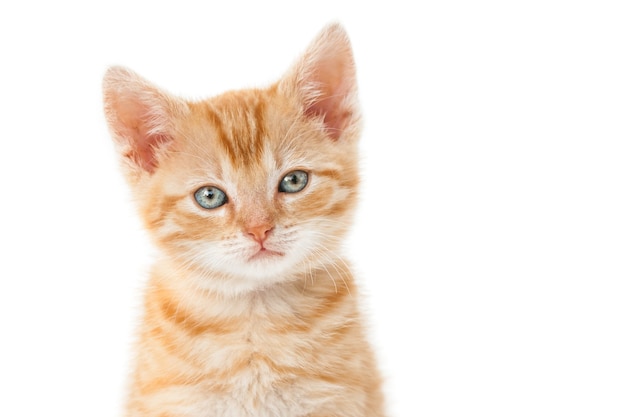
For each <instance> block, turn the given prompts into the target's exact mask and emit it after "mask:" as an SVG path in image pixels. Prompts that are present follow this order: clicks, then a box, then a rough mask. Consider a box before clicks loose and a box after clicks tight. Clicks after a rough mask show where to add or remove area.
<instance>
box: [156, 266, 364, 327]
mask: <svg viewBox="0 0 626 417" xmlns="http://www.w3.org/2000/svg"><path fill="white" fill-rule="evenodd" d="M339 265H341V266H339ZM232 279H233V278H232V277H227V276H223V275H220V274H218V273H214V274H211V273H208V272H206V271H202V272H199V271H194V270H190V269H184V270H183V269H180V268H177V267H176V265H175V264H174V263H173V262H171V261H167V260H161V261H160V262H159V263H158V264H157V265H156V266H155V268H154V269H153V272H152V274H151V279H150V285H149V286H148V291H153V292H154V291H156V292H158V293H160V294H162V295H164V296H166V298H171V300H169V301H168V303H171V302H175V303H183V304H185V305H186V308H190V309H192V310H195V311H197V312H198V313H199V314H203V315H204V313H209V314H210V315H215V316H231V315H235V316H245V315H248V314H250V313H251V311H253V310H254V311H257V312H260V313H263V312H265V313H267V314H279V315H284V314H287V315H293V314H301V313H302V312H303V311H311V310H315V309H316V308H318V307H319V306H320V305H328V304H329V303H333V302H336V301H338V300H339V299H340V298H344V297H355V296H356V288H355V287H354V282H353V281H354V279H353V276H352V273H351V271H350V269H349V266H348V264H347V263H345V261H343V260H340V259H337V260H334V262H332V263H329V264H327V265H320V266H318V267H317V268H312V269H311V270H310V271H309V272H307V273H303V274H294V275H293V276H290V277H288V278H286V279H285V280H283V281H280V282H277V283H273V284H269V285H264V286H253V285H250V284H249V287H250V288H245V286H244V285H241V286H240V287H241V288H242V290H240V291H238V292H233V291H232V288H234V287H235V286H234V285H233V282H232ZM220 281H221V282H222V285H219V283H220ZM222 288H228V289H229V291H228V292H226V291H222V290H221V289H222Z"/></svg>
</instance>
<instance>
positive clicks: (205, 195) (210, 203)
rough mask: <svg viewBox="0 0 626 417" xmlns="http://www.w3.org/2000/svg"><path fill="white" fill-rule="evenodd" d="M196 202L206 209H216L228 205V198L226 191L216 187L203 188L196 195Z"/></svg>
mask: <svg viewBox="0 0 626 417" xmlns="http://www.w3.org/2000/svg"><path fill="white" fill-rule="evenodd" d="M194 197H195V198H196V201H197V202H198V204H200V206H201V207H204V208H205V209H214V208H218V207H219V206H222V205H224V204H226V202H227V201H228V198H226V194H224V191H222V190H220V189H219V188H216V187H208V186H207V187H202V188H199V189H198V191H196V193H195V194H194Z"/></svg>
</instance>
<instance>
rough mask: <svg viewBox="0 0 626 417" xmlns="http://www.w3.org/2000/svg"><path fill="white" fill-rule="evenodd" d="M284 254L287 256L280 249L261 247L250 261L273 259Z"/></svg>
mask: <svg viewBox="0 0 626 417" xmlns="http://www.w3.org/2000/svg"><path fill="white" fill-rule="evenodd" d="M283 256H285V254H284V253H282V252H278V251H275V250H271V249H266V248H261V249H259V251H258V252H256V253H255V254H254V255H252V256H250V257H249V258H248V262H250V263H255V262H265V261H272V260H276V259H278V258H280V257H283Z"/></svg>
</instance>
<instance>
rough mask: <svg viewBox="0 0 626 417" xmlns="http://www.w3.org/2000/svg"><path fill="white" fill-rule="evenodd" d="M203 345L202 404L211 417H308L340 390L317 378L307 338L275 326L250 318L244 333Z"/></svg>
mask: <svg viewBox="0 0 626 417" xmlns="http://www.w3.org/2000/svg"><path fill="white" fill-rule="evenodd" d="M198 344H199V346H198V347H197V348H198V351H199V352H200V351H204V352H205V353H204V374H205V375H206V378H207V382H208V384H206V385H205V387H206V389H205V390H203V393H202V395H201V396H199V397H198V398H202V400H201V401H199V403H198V404H197V406H198V408H199V409H203V410H212V411H211V413H209V414H206V415H207V416H209V415H210V416H216V415H217V416H222V417H242V416H255V417H266V416H267V417H281V416H290V417H293V416H305V415H307V414H309V413H310V412H312V411H313V410H315V409H318V408H319V407H320V405H322V404H324V403H325V402H327V401H330V399H331V398H333V397H334V396H335V395H337V394H338V393H339V392H341V389H340V388H339V387H337V386H334V384H332V383H328V382H324V381H320V380H319V379H318V378H317V377H316V375H315V370H314V368H313V367H314V363H315V356H316V354H315V352H314V349H313V347H312V343H311V340H309V338H308V337H307V335H305V334H298V332H293V331H285V330H284V329H280V325H276V324H275V323H270V322H267V321H266V322H261V321H257V320H255V319H250V320H249V322H248V323H246V324H245V325H244V326H243V327H242V328H241V329H240V331H239V332H234V333H233V334H230V335H222V336H221V337H220V336H217V337H216V336H213V337H210V336H208V335H207V337H206V338H204V340H198ZM318 353H319V352H318ZM214 387H219V389H217V390H216V389H214ZM200 389H202V388H200ZM320 392H327V393H328V395H327V396H320V395H319V393H320ZM215 411H217V412H218V413H217V414H215V413H214V412H215Z"/></svg>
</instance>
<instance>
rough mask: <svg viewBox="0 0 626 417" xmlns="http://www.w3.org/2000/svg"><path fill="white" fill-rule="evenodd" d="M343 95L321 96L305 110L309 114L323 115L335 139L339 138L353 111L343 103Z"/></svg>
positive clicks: (325, 123) (327, 127)
mask: <svg viewBox="0 0 626 417" xmlns="http://www.w3.org/2000/svg"><path fill="white" fill-rule="evenodd" d="M343 98H344V97H343V96H342V95H339V96H337V95H330V96H323V97H321V98H319V99H318V100H317V101H316V102H314V103H313V104H311V105H310V106H308V107H307V108H306V110H305V114H306V115H307V116H313V117H315V116H318V117H319V116H321V117H322V118H323V121H324V126H325V127H326V130H327V133H328V134H329V135H330V137H332V138H333V139H334V140H337V139H339V137H340V136H341V133H342V132H343V130H344V129H345V127H346V125H347V124H348V121H349V119H350V117H351V116H352V112H351V111H350V110H349V109H347V108H346V107H345V106H344V105H343Z"/></svg>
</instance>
